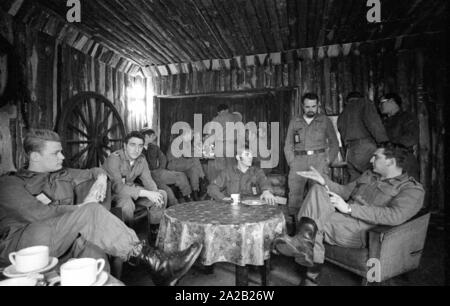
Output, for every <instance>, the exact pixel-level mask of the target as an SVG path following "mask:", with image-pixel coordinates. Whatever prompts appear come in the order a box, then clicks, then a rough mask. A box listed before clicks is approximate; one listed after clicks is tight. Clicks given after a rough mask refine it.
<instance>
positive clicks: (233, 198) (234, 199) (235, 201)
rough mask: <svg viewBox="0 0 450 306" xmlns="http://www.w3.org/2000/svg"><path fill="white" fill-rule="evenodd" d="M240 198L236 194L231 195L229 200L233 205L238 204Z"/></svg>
mask: <svg viewBox="0 0 450 306" xmlns="http://www.w3.org/2000/svg"><path fill="white" fill-rule="evenodd" d="M240 198H241V195H240V194H238V193H233V194H232V195H231V199H232V200H233V204H238V203H239V199H240Z"/></svg>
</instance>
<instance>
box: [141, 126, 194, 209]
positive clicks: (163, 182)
mask: <svg viewBox="0 0 450 306" xmlns="http://www.w3.org/2000/svg"><path fill="white" fill-rule="evenodd" d="M142 134H143V135H144V137H145V143H144V150H143V155H144V156H145V158H146V159H147V163H148V166H149V168H150V171H151V173H152V177H153V180H154V181H155V183H156V185H157V186H158V188H160V189H162V190H164V191H165V192H166V193H167V202H168V206H172V205H177V204H178V199H177V198H176V197H175V194H174V193H173V191H172V189H171V188H170V187H169V186H168V185H172V184H173V185H175V186H177V187H178V188H179V189H180V191H181V194H182V195H183V197H185V199H186V201H187V202H191V201H192V199H191V193H192V189H191V186H190V185H189V181H188V179H187V177H186V174H184V173H183V172H179V171H170V170H167V169H165V168H166V165H167V158H166V156H165V155H164V153H163V152H162V151H161V149H160V148H159V147H158V146H157V145H156V144H155V143H156V140H157V136H156V133H155V131H154V130H152V129H147V130H145V131H143V132H142Z"/></svg>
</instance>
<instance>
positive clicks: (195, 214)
mask: <svg viewBox="0 0 450 306" xmlns="http://www.w3.org/2000/svg"><path fill="white" fill-rule="evenodd" d="M285 224H286V223H285V219H284V215H283V213H282V212H281V210H280V209H279V208H278V207H276V206H269V205H259V206H247V205H243V204H240V205H236V206H233V205H230V204H227V203H219V202H215V201H202V202H191V203H183V204H179V205H176V206H172V207H170V208H168V209H167V210H166V211H165V214H164V217H163V219H162V220H161V225H160V230H159V235H158V239H157V244H158V246H159V247H160V248H162V249H163V250H164V251H168V252H172V251H179V250H182V249H185V248H187V247H188V246H190V245H191V244H192V243H193V242H195V241H199V242H202V243H203V250H202V252H201V254H200V257H199V258H200V261H201V263H202V264H204V265H211V264H213V263H215V262H230V263H233V264H236V265H240V266H244V265H259V266H262V265H264V260H266V259H268V258H269V257H270V245H271V243H272V240H273V239H274V237H276V236H277V235H279V234H284V233H285V231H286V230H285Z"/></svg>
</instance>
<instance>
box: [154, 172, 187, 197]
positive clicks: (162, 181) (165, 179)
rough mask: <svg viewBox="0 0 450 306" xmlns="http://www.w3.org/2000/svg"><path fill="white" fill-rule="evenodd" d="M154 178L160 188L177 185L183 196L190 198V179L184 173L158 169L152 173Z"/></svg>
mask: <svg viewBox="0 0 450 306" xmlns="http://www.w3.org/2000/svg"><path fill="white" fill-rule="evenodd" d="M152 177H153V179H154V180H155V183H156V185H158V187H159V185H175V186H177V187H178V188H179V189H180V191H181V194H182V195H183V196H188V195H190V194H191V193H192V189H191V186H190V185H189V181H188V178H187V177H186V174H184V173H183V172H180V171H169V170H166V169H158V170H153V171H152ZM161 189H163V188H161ZM163 190H165V189H163Z"/></svg>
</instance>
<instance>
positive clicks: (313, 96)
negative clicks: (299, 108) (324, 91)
mask: <svg viewBox="0 0 450 306" xmlns="http://www.w3.org/2000/svg"><path fill="white" fill-rule="evenodd" d="M306 99H308V100H316V101H317V102H319V96H318V95H317V94H316V93H313V92H307V93H305V94H304V95H303V96H302V104H303V105H304V104H305V100H306Z"/></svg>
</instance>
